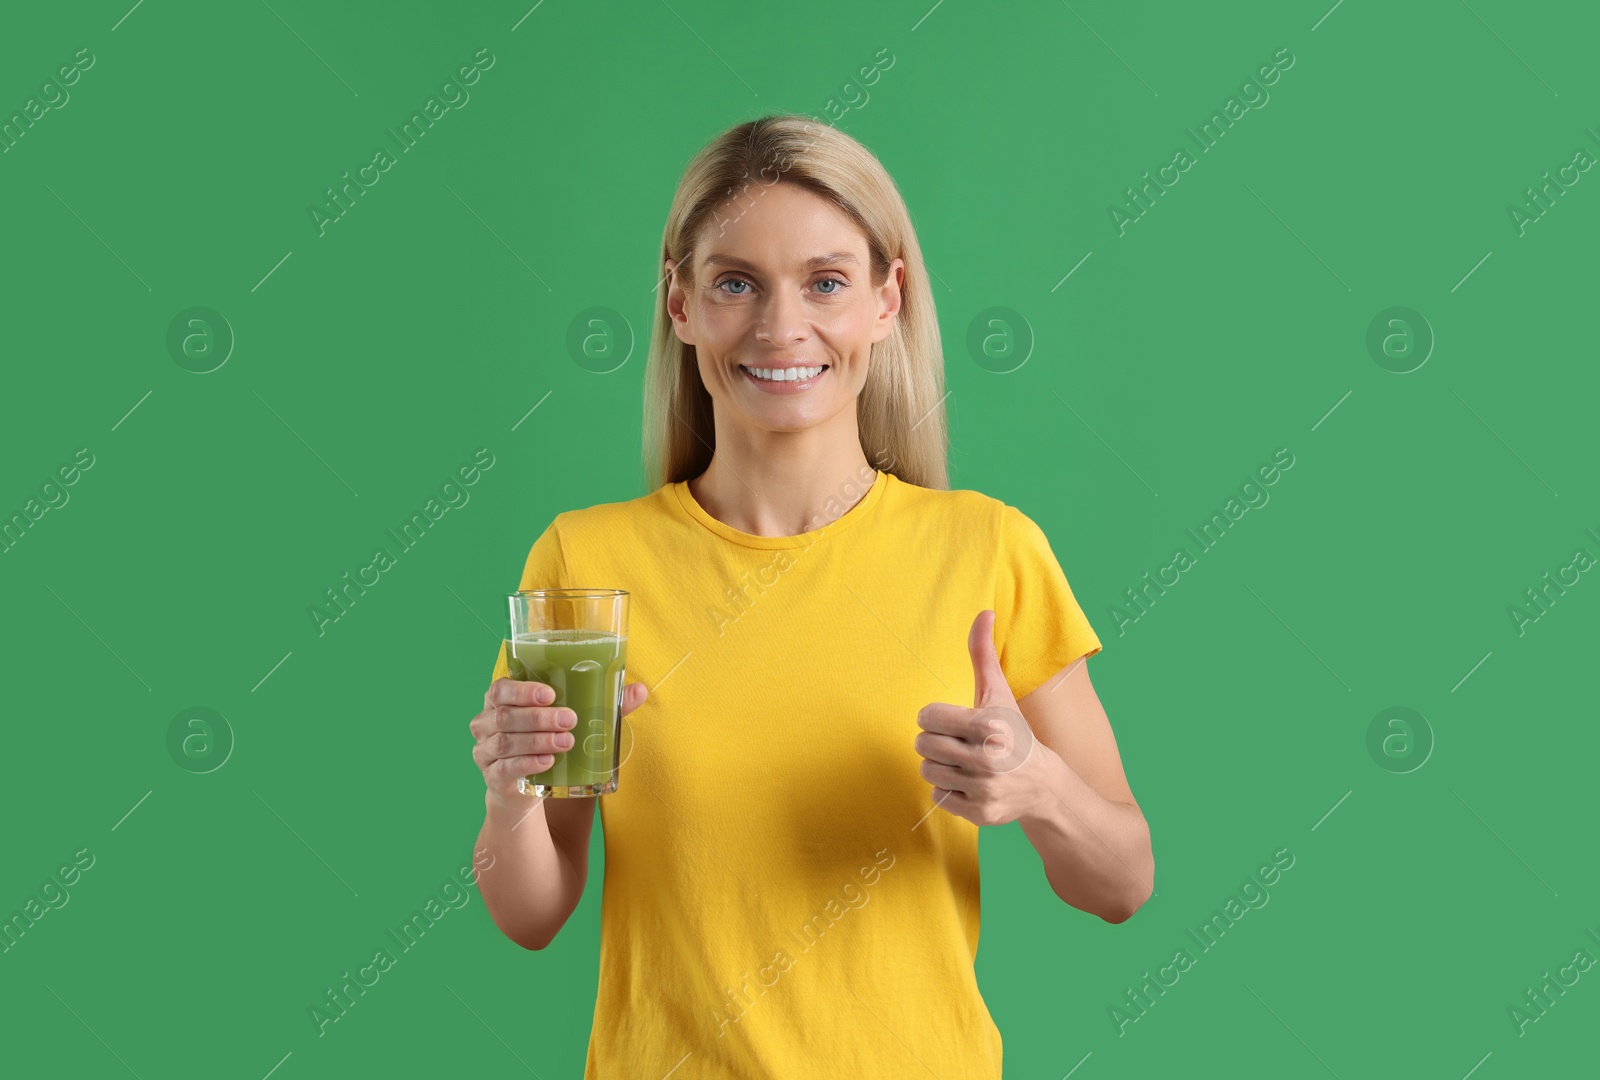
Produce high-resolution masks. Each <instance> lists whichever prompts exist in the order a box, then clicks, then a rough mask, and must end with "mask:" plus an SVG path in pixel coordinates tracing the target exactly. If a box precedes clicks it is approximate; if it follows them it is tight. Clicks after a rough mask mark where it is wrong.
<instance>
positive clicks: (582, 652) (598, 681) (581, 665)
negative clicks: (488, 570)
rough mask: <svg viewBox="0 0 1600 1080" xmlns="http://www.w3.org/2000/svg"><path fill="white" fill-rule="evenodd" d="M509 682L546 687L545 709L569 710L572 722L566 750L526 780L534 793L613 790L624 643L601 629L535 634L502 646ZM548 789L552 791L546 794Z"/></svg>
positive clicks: (596, 792) (625, 648)
mask: <svg viewBox="0 0 1600 1080" xmlns="http://www.w3.org/2000/svg"><path fill="white" fill-rule="evenodd" d="M505 652H506V662H507V665H508V666H509V668H510V672H511V678H513V679H519V680H522V681H524V682H526V681H528V680H533V681H535V682H542V683H545V684H546V685H548V686H550V687H551V688H552V689H554V690H555V692H556V700H555V702H554V704H552V705H550V706H549V707H550V708H556V707H558V706H560V707H565V708H568V709H571V710H572V711H573V712H574V713H576V714H577V717H578V722H577V724H575V725H574V726H573V727H572V729H571V732H572V737H573V740H574V741H573V745H572V749H570V750H558V751H556V754H555V763H554V764H553V765H551V766H550V767H549V768H548V769H546V770H545V771H544V772H542V773H538V774H535V775H533V776H529V777H527V782H528V783H530V784H535V785H538V789H537V790H536V791H534V792H532V794H538V795H549V794H556V795H605V794H609V793H610V792H611V791H614V790H615V789H616V777H617V765H618V761H617V748H618V744H619V742H620V735H621V730H620V728H621V723H622V682H623V677H624V671H623V669H624V666H625V663H626V660H627V654H628V639H627V638H626V637H618V636H617V635H616V634H611V633H606V632H605V631H601V630H541V631H530V632H528V633H527V634H525V635H519V636H518V637H517V638H516V639H515V640H507V641H506V642H505ZM551 789H556V790H554V791H552V790H551Z"/></svg>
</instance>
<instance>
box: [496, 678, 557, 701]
mask: <svg viewBox="0 0 1600 1080" xmlns="http://www.w3.org/2000/svg"><path fill="white" fill-rule="evenodd" d="M555 699H556V692H555V690H554V689H552V688H551V687H550V686H549V684H547V683H542V682H535V681H533V680H531V679H528V680H524V679H496V680H495V681H494V682H492V683H490V684H489V697H488V702H487V703H488V704H490V705H549V704H550V703H551V702H553V701H555Z"/></svg>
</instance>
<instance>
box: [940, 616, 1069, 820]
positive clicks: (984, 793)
mask: <svg viewBox="0 0 1600 1080" xmlns="http://www.w3.org/2000/svg"><path fill="white" fill-rule="evenodd" d="M967 651H968V652H969V653H970V654H971V656H972V673H973V678H974V692H973V707H972V708H970V709H969V708H966V707H965V706H961V705H948V704H944V703H939V702H936V703H934V704H932V705H925V706H923V708H922V711H921V712H919V713H918V714H917V726H918V727H920V728H922V729H923V730H922V733H921V734H920V735H918V736H917V739H916V749H917V753H918V754H920V755H921V756H922V758H923V762H922V765H921V769H920V771H921V773H922V778H923V779H924V780H926V781H928V783H930V784H932V785H933V799H934V803H935V805H937V806H940V807H943V808H944V809H945V810H947V811H949V812H950V813H952V814H955V815H956V816H958V817H962V818H965V819H967V820H968V821H970V822H972V823H973V824H974V825H1004V824H1006V823H1007V822H1011V821H1015V820H1017V818H1019V817H1021V816H1022V815H1023V814H1026V813H1028V812H1029V811H1031V810H1033V809H1034V808H1035V807H1037V806H1038V805H1039V804H1040V802H1041V801H1042V800H1044V799H1048V798H1050V797H1051V794H1052V793H1051V790H1050V784H1049V780H1048V769H1047V768H1046V767H1045V762H1046V760H1047V759H1048V758H1049V757H1051V756H1054V751H1052V750H1051V749H1050V748H1049V747H1048V746H1045V745H1044V744H1043V743H1041V742H1039V740H1038V739H1036V738H1035V737H1034V735H1033V730H1032V729H1031V728H1030V727H1029V726H1028V721H1027V718H1026V717H1024V716H1023V715H1022V712H1021V710H1019V709H1018V708H1017V699H1016V698H1015V697H1014V696H1012V693H1011V687H1010V686H1008V685H1007V684H1006V678H1005V674H1004V672H1002V671H1001V669H1000V658H999V657H998V656H997V655H996V654H995V651H994V612H993V611H987V610H986V611H980V612H979V613H978V617H977V618H976V619H974V620H973V622H972V629H971V631H970V632H969V633H968V634H967Z"/></svg>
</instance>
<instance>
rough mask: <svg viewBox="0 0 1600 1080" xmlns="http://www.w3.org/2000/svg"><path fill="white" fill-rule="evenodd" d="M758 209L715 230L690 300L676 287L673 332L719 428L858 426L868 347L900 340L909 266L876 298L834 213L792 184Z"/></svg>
mask: <svg viewBox="0 0 1600 1080" xmlns="http://www.w3.org/2000/svg"><path fill="white" fill-rule="evenodd" d="M753 198H754V201H753V202H752V203H751V204H749V205H748V206H744V205H740V204H730V205H729V206H727V207H724V208H723V209H722V210H720V211H719V215H720V216H719V217H713V218H711V219H708V225H707V226H706V227H705V228H704V229H703V230H702V233H701V237H700V239H699V241H698V243H697V245H696V247H695V257H694V265H695V267H696V271H695V276H696V278H697V279H698V280H697V281H696V287H695V288H694V289H692V290H686V289H684V288H683V287H682V283H681V282H680V281H679V279H678V278H677V276H676V275H674V276H673V278H672V285H671V288H670V289H669V290H668V292H667V311H668V314H670V315H671V317H672V325H673V329H674V330H675V331H676V333H677V335H678V338H679V339H680V340H681V341H684V342H686V343H688V344H690V345H693V346H694V347H695V355H696V359H697V362H698V364H699V370H700V378H701V380H702V381H703V382H704V383H705V387H706V390H707V391H708V392H709V393H710V394H711V398H712V401H713V402H714V406H715V409H716V413H717V417H718V422H719V424H721V423H723V422H730V423H734V424H738V425H740V426H744V427H749V428H754V429H759V430H764V431H797V430H801V429H804V428H809V427H815V426H817V425H820V424H824V423H826V422H828V421H830V420H834V419H836V418H841V419H842V418H844V417H847V418H848V420H849V422H850V423H851V424H852V425H853V424H854V420H855V401H856V397H857V395H859V394H860V393H861V389H862V387H863V386H865V385H866V381H867V365H868V361H869V359H870V357H871V352H872V344H873V343H874V342H877V341H882V340H883V339H884V338H886V337H888V336H889V334H890V333H891V332H892V331H893V330H894V319H895V314H896V313H897V312H898V311H899V310H900V285H901V282H902V280H903V278H904V263H903V261H902V260H900V259H895V260H894V261H893V262H892V263H891V264H890V267H889V275H888V279H887V280H886V281H885V282H884V283H883V284H882V285H880V286H878V287H876V288H875V287H874V286H873V283H872V281H871V274H870V270H871V264H870V262H869V255H868V251H867V238H866V236H865V235H863V233H862V232H861V229H860V228H859V227H858V226H857V225H856V224H855V222H854V221H852V220H851V219H850V217H849V216H848V215H846V214H845V213H844V212H843V211H842V210H840V209H839V208H838V207H837V206H835V205H834V204H832V203H830V202H828V201H827V200H825V199H823V198H821V197H819V196H817V195H815V194H813V193H811V192H809V191H806V190H804V189H803V188H800V187H797V186H795V185H793V184H787V183H778V184H773V185H772V186H770V187H766V188H764V189H762V190H761V191H760V192H759V193H758V194H756V195H755V196H754V197H753ZM719 221H721V222H726V223H727V224H726V226H725V227H724V226H723V225H721V224H719ZM672 265H673V264H672V261H671V260H668V261H667V263H666V268H667V269H671V268H672ZM772 376H779V377H781V378H773V377H772Z"/></svg>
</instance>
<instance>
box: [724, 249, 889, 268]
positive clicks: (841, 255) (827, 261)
mask: <svg viewBox="0 0 1600 1080" xmlns="http://www.w3.org/2000/svg"><path fill="white" fill-rule="evenodd" d="M859 261H860V260H858V259H857V258H856V257H855V256H854V255H853V254H851V253H850V252H848V251H832V252H829V253H828V254H826V255H816V256H813V257H812V258H809V259H807V260H806V261H805V262H804V263H802V264H801V269H803V270H815V269H817V268H818V267H822V266H831V265H835V264H838V263H855V262H859ZM705 265H707V266H712V265H717V266H731V267H734V268H736V269H739V270H750V271H755V270H758V269H760V268H759V267H757V266H756V264H755V263H752V262H746V261H745V260H744V259H741V258H739V257H738V256H736V255H708V256H706V260H705Z"/></svg>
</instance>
